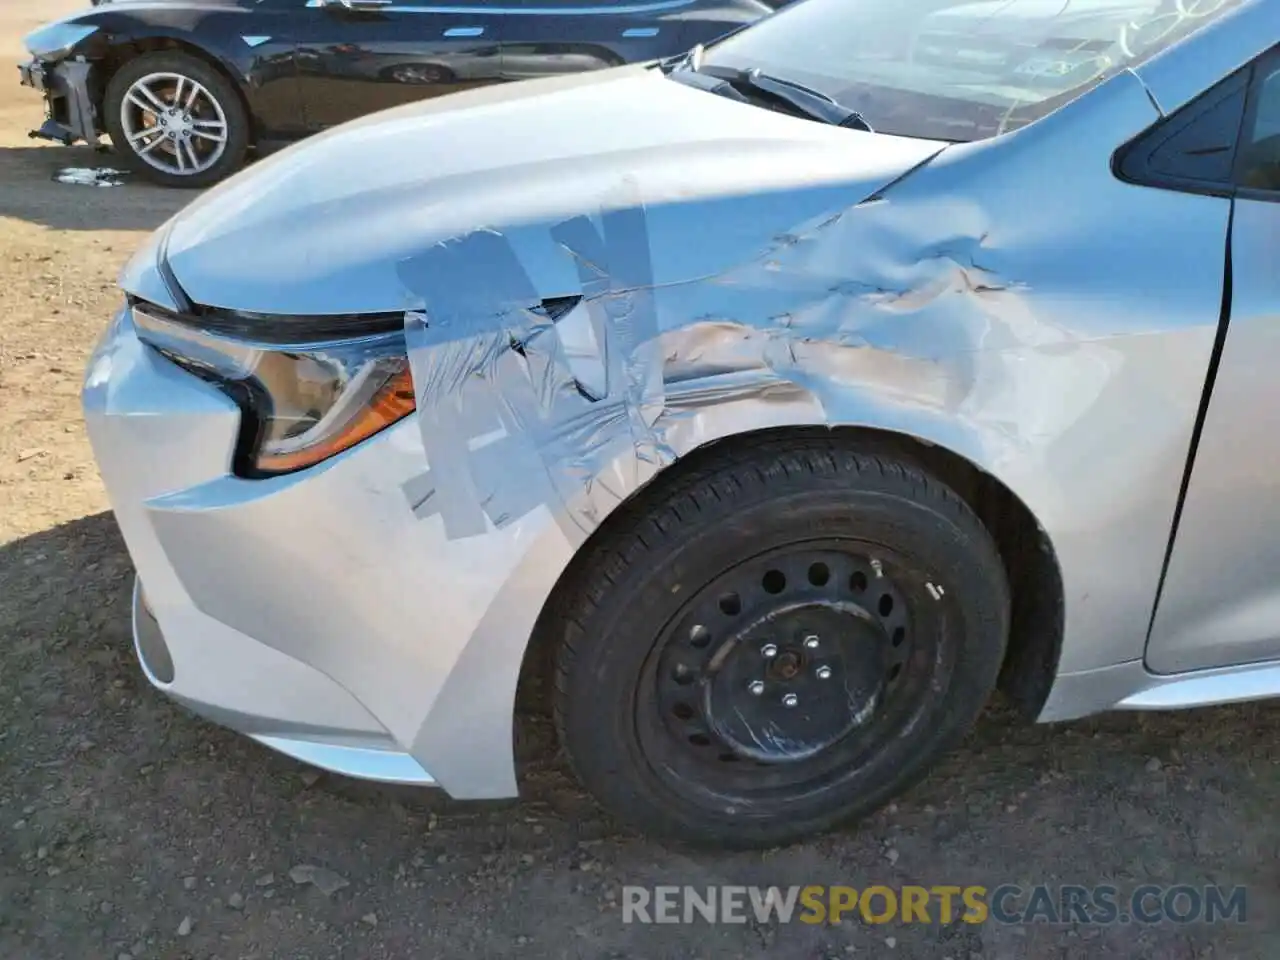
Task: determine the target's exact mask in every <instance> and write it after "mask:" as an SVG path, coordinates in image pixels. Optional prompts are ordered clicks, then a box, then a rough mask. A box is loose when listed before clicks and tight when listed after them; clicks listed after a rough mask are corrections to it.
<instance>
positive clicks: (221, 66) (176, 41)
mask: <svg viewBox="0 0 1280 960" xmlns="http://www.w3.org/2000/svg"><path fill="white" fill-rule="evenodd" d="M166 52H168V53H185V54H189V55H190V56H193V57H196V58H198V59H200V60H203V61H204V62H205V63H206V64H208V65H209V66H210V67H212V68H213V69H214V70H217V71H218V72H219V73H220V74H222V76H223V77H225V78H226V79H227V80H228V81H230V83H231V86H232V88H233V89H234V90H235V92H236V96H237V97H239V98H240V105H241V106H242V107H244V112H245V116H246V117H248V118H249V143H250V145H251V146H252V145H253V144H255V143H256V141H257V134H258V130H257V121H256V118H255V115H254V112H253V109H252V107H251V105H250V103H249V95H248V92H247V89H246V86H245V80H244V77H243V76H241V75H240V74H239V73H238V72H237V71H236V69H235V67H234V66H233V65H232V64H230V63H229V62H227V61H226V60H224V59H222V58H221V57H219V56H217V55H216V54H214V53H211V52H210V51H209V50H207V49H205V48H204V47H202V46H199V45H198V44H196V43H193V42H191V41H190V40H187V39H185V38H183V37H177V36H168V35H161V34H146V35H143V36H137V37H128V38H124V37H121V38H118V39H116V40H115V41H114V42H113V43H111V44H110V45H109V46H107V47H105V48H104V49H103V51H102V55H101V59H100V60H98V64H99V70H100V78H99V83H98V84H97V88H96V91H95V98H94V99H95V103H94V107H95V108H96V109H97V110H98V113H99V118H98V124H99V126H100V127H104V128H105V123H106V119H105V118H106V95H107V87H108V86H109V85H110V84H111V80H112V78H114V77H115V75H116V74H117V73H119V72H120V70H121V69H122V68H123V67H125V66H126V65H127V64H129V63H131V62H132V61H134V60H136V59H137V58H138V57H141V56H143V55H144V54H148V53H166Z"/></svg>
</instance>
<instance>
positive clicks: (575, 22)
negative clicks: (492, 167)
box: [502, 0, 769, 80]
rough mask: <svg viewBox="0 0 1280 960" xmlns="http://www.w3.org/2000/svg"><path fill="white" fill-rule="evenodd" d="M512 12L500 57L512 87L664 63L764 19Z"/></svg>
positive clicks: (680, 8) (639, 3) (703, 13)
mask: <svg viewBox="0 0 1280 960" xmlns="http://www.w3.org/2000/svg"><path fill="white" fill-rule="evenodd" d="M510 10H511V15H510V17H509V18H508V20H507V24H506V34H505V38H504V41H503V51H502V72H503V76H505V77H506V78H507V79H510V80H526V79H531V78H534V77H545V76H554V75H556V74H564V73H579V72H582V71H585V70H595V69H601V68H604V67H612V66H618V65H620V64H623V63H641V62H644V61H647V60H657V59H660V58H662V57H669V56H672V55H674V54H677V53H680V52H681V51H683V50H684V49H686V48H687V47H689V46H692V45H693V44H695V43H699V42H706V41H709V40H711V39H713V38H714V37H717V36H720V35H722V34H724V33H728V32H729V31H730V30H733V29H735V28H737V27H739V26H742V25H743V24H745V23H750V22H753V21H754V20H757V19H759V18H760V17H761V16H764V15H766V14H767V13H768V12H769V9H768V8H767V7H764V6H763V4H759V3H757V0H723V2H718V3H713V4H709V3H706V2H704V0H513V2H512V3H511V5H510Z"/></svg>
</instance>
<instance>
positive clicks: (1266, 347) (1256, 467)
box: [1147, 51, 1280, 673]
mask: <svg viewBox="0 0 1280 960" xmlns="http://www.w3.org/2000/svg"><path fill="white" fill-rule="evenodd" d="M1248 91H1249V92H1248V96H1247V101H1246V105H1245V108H1244V117H1243V122H1242V123H1241V127H1240V129H1241V136H1240V143H1239V147H1238V148H1237V156H1236V160H1235V173H1234V178H1233V179H1234V182H1235V185H1236V186H1235V190H1234V209H1233V212H1232V227H1231V238H1230V252H1229V256H1230V264H1229V273H1228V277H1229V291H1230V293H1229V300H1230V302H1229V304H1226V305H1225V309H1227V310H1229V314H1228V318H1229V319H1228V323H1227V326H1226V336H1225V340H1223V342H1222V351H1221V355H1220V358H1219V361H1218V365H1217V371H1216V376H1213V385H1212V393H1211V394H1210V395H1209V402H1208V406H1207V408H1206V409H1205V411H1204V420H1203V428H1202V430H1201V432H1200V441H1199V444H1198V445H1197V446H1196V447H1195V448H1194V457H1195V459H1194V463H1193V465H1192V468H1191V472H1190V475H1189V482H1188V484H1187V487H1186V494H1185V499H1184V501H1183V505H1182V511H1181V516H1180V518H1179V520H1178V523H1177V526H1176V532H1175V535H1174V541H1173V548H1172V551H1171V553H1170V556H1169V564H1168V571H1167V573H1166V576H1165V580H1164V588H1163V591H1162V595H1161V600H1160V603H1159V606H1158V608H1157V610H1156V615H1155V617H1154V620H1153V622H1152V631H1151V636H1150V640H1149V643H1148V647H1147V664H1148V667H1149V668H1150V669H1152V670H1155V671H1157V672H1159V673H1178V672H1183V671H1187V670H1195V669H1199V668H1204V667H1215V666H1226V665H1233V664H1241V663H1250V662H1256V661H1261V660H1270V659H1280V376H1278V375H1277V369H1280V51H1273V52H1272V53H1271V54H1269V55H1268V56H1267V57H1265V58H1263V59H1262V60H1261V61H1259V62H1258V63H1256V64H1255V65H1254V66H1253V68H1252V71H1251V76H1250V77H1249V87H1248Z"/></svg>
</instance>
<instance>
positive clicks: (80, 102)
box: [18, 60, 99, 145]
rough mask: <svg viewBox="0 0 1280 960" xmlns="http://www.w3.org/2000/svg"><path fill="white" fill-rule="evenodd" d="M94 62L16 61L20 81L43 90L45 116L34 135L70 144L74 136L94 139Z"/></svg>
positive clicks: (91, 141) (34, 136)
mask: <svg viewBox="0 0 1280 960" xmlns="http://www.w3.org/2000/svg"><path fill="white" fill-rule="evenodd" d="M92 71H93V65H92V64H90V63H86V62H84V61H82V60H63V61H61V62H60V63H55V64H47V63H41V62H40V61H38V60H32V61H31V62H30V63H23V64H19V65H18V77H19V81H20V82H21V84H22V85H23V86H24V87H31V88H32V89H34V90H39V91H40V92H42V93H43V94H44V99H45V104H46V111H47V118H46V119H45V122H44V124H43V125H42V126H41V127H40V129H39V130H32V131H31V136H32V137H33V138H40V139H43V140H53V141H56V142H58V143H63V144H67V145H70V144H73V143H75V142H76V141H77V140H83V141H85V142H86V143H96V142H97V140H98V134H99V129H98V124H97V119H96V117H95V111H94V108H93V99H92V97H90V95H89V78H90V76H91V74H92Z"/></svg>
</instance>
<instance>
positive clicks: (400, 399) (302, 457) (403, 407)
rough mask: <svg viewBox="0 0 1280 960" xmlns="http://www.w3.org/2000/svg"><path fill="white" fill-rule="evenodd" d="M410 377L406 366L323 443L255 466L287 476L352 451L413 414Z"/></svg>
mask: <svg viewBox="0 0 1280 960" xmlns="http://www.w3.org/2000/svg"><path fill="white" fill-rule="evenodd" d="M416 406H417V404H416V401H415V399H414V395H413V376H412V374H411V373H410V371H409V368H408V366H407V365H406V366H405V368H404V369H403V370H401V371H400V372H398V373H396V374H395V375H393V376H392V377H390V378H389V379H388V380H387V381H386V382H385V383H384V384H383V385H382V386H381V387H380V388H379V389H378V390H377V392H376V393H374V395H373V396H372V397H370V399H369V400H368V402H367V403H366V404H365V405H364V406H362V407H361V408H360V409H359V410H356V411H354V412H353V413H352V415H351V416H350V418H349V419H348V420H347V421H346V422H345V423H344V424H343V425H342V426H341V427H340V428H338V429H336V430H334V431H333V432H331V433H329V434H327V435H326V436H325V437H324V439H322V440H319V441H317V442H316V443H314V444H311V445H309V446H306V447H304V448H302V449H300V450H295V451H292V452H289V453H283V452H281V453H262V454H260V455H259V457H258V461H257V463H256V466H257V468H258V469H259V470H262V471H264V472H270V473H288V472H291V471H293V470H302V469H304V468H305V467H310V466H314V465H315V464H317V463H320V462H322V461H324V460H328V459H329V458H330V457H332V456H336V455H337V454H339V453H342V451H344V450H348V449H350V448H351V447H354V446H355V445H356V444H357V443H360V442H361V441H362V440H367V439H369V437H372V436H373V435H374V434H375V433H378V432H379V431H382V430H385V429H386V428H387V427H389V426H391V425H392V424H393V423H396V422H397V421H399V420H403V419H404V418H405V417H407V416H408V415H409V414H411V413H413V411H414V409H415V408H416Z"/></svg>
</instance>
